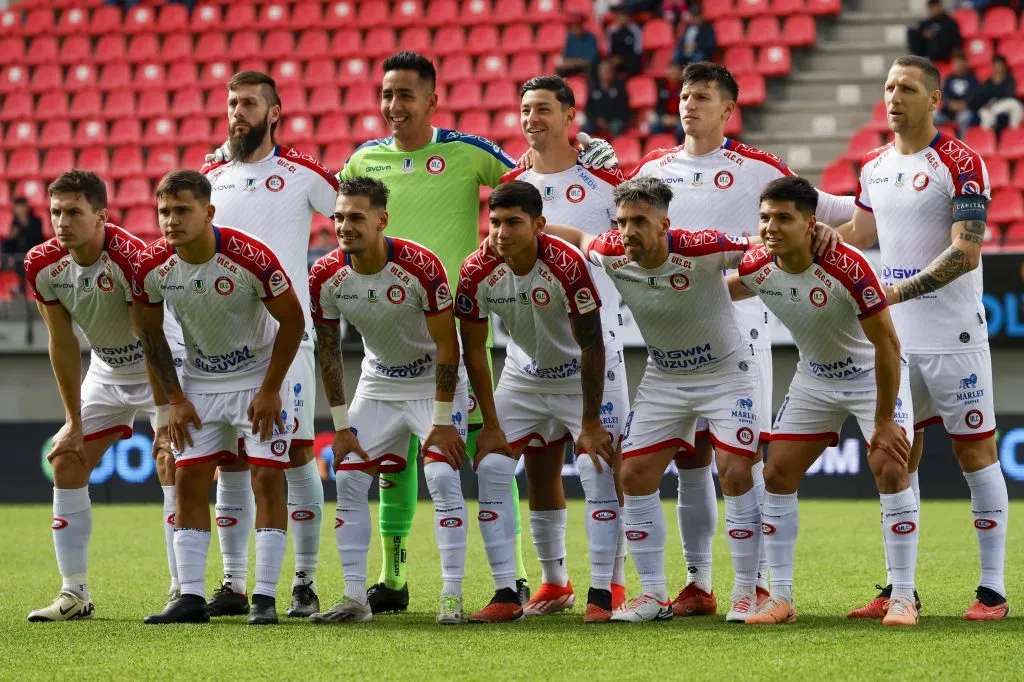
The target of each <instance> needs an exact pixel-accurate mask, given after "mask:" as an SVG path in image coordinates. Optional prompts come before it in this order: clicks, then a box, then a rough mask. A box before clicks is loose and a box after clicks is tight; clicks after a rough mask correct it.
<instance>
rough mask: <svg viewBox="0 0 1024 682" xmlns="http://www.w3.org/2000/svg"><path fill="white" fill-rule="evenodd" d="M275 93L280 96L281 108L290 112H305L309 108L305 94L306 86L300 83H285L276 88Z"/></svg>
mask: <svg viewBox="0 0 1024 682" xmlns="http://www.w3.org/2000/svg"><path fill="white" fill-rule="evenodd" d="M277 93H278V95H279V96H280V98H281V106H282V108H283V109H284V110H285V111H287V112H288V113H290V114H305V113H308V109H309V98H308V97H307V96H306V86H305V85H304V84H301V83H296V84H293V85H286V86H284V87H281V88H278V89H277Z"/></svg>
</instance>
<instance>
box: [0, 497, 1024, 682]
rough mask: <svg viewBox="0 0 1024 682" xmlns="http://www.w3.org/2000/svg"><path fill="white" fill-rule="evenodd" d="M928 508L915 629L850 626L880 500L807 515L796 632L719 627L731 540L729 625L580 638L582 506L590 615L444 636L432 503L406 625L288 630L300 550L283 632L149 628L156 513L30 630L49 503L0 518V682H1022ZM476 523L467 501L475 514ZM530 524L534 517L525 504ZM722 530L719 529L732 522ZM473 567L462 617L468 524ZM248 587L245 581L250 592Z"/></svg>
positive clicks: (163, 583) (864, 590) (106, 516)
mask: <svg viewBox="0 0 1024 682" xmlns="http://www.w3.org/2000/svg"><path fill="white" fill-rule="evenodd" d="M923 506H924V509H923V515H922V516H923V518H922V530H923V535H922V539H921V548H920V555H919V562H918V586H919V588H920V592H921V595H922V598H923V600H924V615H923V617H922V619H921V622H920V624H919V625H918V626H917V627H916V628H914V629H906V630H898V631H893V630H889V629H883V628H882V626H881V625H880V624H879V623H878V622H876V621H870V622H865V621H848V620H847V619H846V618H845V614H846V611H847V610H848V609H849V608H851V607H855V606H859V605H860V604H861V603H863V602H864V601H866V600H867V599H868V598H870V597H873V596H874V589H873V586H874V583H876V582H879V581H881V580H883V579H884V573H883V556H882V546H881V532H880V530H879V527H878V503H877V502H873V501H858V502H845V501H806V502H803V503H801V506H800V542H799V544H798V547H797V566H796V576H795V577H796V585H795V590H796V591H795V593H796V599H797V608H798V613H799V616H798V620H797V622H796V623H795V624H793V625H789V626H776V627H766V628H757V629H755V628H753V627H749V626H743V625H726V624H725V622H724V620H723V619H724V613H725V610H726V608H727V606H728V603H727V602H728V596H729V588H730V585H731V580H732V569H731V566H730V564H729V554H728V548H727V546H726V543H725V540H724V539H723V538H722V537H717V538H716V540H715V562H716V564H715V565H716V572H715V588H716V589H715V592H716V594H717V595H718V597H719V611H720V615H719V616H718V617H715V618H697V619H694V618H688V619H675V620H674V621H670V622H666V623H647V624H642V625H639V626H631V625H625V624H610V625H599V626H595V625H588V626H584V625H583V623H582V622H581V617H582V607H583V602H584V601H585V598H586V591H587V586H588V575H587V551H586V540H585V538H584V533H583V521H582V516H583V514H582V508H581V507H582V505H581V503H579V502H574V503H571V506H570V526H569V557H568V564H569V573H570V576H571V577H572V579H573V583H574V585H575V586H576V590H577V595H578V598H579V602H578V603H577V605H576V607H575V608H574V609H573V610H572V611H570V612H568V613H565V614H561V615H557V616H552V617H548V618H542V619H536V620H534V619H530V620H528V621H521V622H518V623H510V624H506V625H502V626H466V627H461V628H443V627H441V626H438V625H436V624H435V623H434V616H435V613H436V608H437V596H438V592H439V590H440V576H439V564H438V557H437V551H436V549H435V548H434V536H433V532H432V529H431V520H432V516H433V514H432V511H431V508H430V506H429V505H428V504H421V505H420V508H419V511H418V513H417V516H416V526H415V529H414V532H413V537H412V540H411V550H410V562H411V565H410V586H411V594H412V602H411V604H410V607H409V611H408V612H407V613H405V614H403V615H388V616H381V617H378V618H377V619H375V620H374V621H373V622H371V623H366V624H359V625H351V626H329V625H312V624H309V623H306V622H303V621H294V620H291V619H287V618H284V617H283V614H284V609H285V608H286V607H287V604H288V595H289V586H290V584H291V579H290V576H291V570H292V569H291V567H292V556H291V552H290V549H291V546H290V545H291V543H289V554H288V556H287V557H286V558H285V571H284V572H283V575H282V580H281V583H280V586H279V588H278V589H279V597H278V609H279V612H280V613H281V614H282V624H281V625H280V626H278V627H265V628H253V627H248V626H247V625H245V624H244V622H243V620H242V619H241V618H230V619H223V620H220V621H219V622H215V623H213V624H211V625H181V626H147V625H143V624H142V617H143V616H144V615H146V614H148V613H152V612H154V611H157V610H159V609H160V608H161V607H162V605H163V601H164V594H165V590H166V587H167V569H166V564H165V561H164V545H163V535H162V532H161V530H160V527H159V522H160V516H161V511H160V507H159V506H157V505H151V506H130V505H123V506H108V505H100V506H97V507H96V508H95V510H94V531H93V537H92V548H91V552H90V574H91V585H90V588H91V590H92V595H93V600H94V602H95V604H96V618H95V620H93V621H89V622H78V623H52V624H30V623H27V622H26V621H25V616H26V614H27V613H28V611H29V610H31V609H32V608H36V607H39V606H43V605H45V604H47V603H49V601H50V600H51V599H52V598H53V597H54V595H55V594H56V591H57V588H59V586H60V583H59V577H58V575H57V569H56V565H55V562H54V559H53V549H52V545H51V539H50V531H49V520H50V516H51V513H50V509H49V507H48V506H44V505H37V506H18V507H15V506H3V507H0V518H2V519H3V523H2V524H0V547H2V548H3V549H2V551H0V576H2V580H0V678H2V679H11V680H29V679H47V680H53V679H67V678H72V677H76V678H80V679H120V680H129V679H130V680H136V679H159V680H170V679H201V678H206V679H215V678H219V679H237V680H243V679H244V680H248V679H268V680H271V679H272V680H312V679H335V680H339V679H341V680H364V679H366V680H370V679H373V680H398V679H412V680H418V681H422V680H431V679H444V680H505V679H531V680H562V679H574V680H575V679H586V680H590V681H592V682H598V681H602V682H603V681H604V680H628V679H686V680H698V679H727V680H748V679H749V680H754V679H760V680H767V679H809V680H824V679H851V680H866V679H879V680H910V679H921V680H926V679H927V680H938V679H943V680H949V679H958V678H959V679H961V680H974V679H984V680H987V679H1018V680H1019V679H1021V677H1022V676H1024V619H1022V618H1020V617H1014V616H1013V615H1011V617H1010V618H1009V619H1008V620H1005V621H1002V622H997V623H968V622H965V621H963V620H961V619H960V616H961V614H962V612H963V611H964V609H965V608H966V607H967V606H968V605H969V604H970V602H971V600H972V599H973V596H974V595H973V588H974V587H975V581H976V580H977V574H978V566H977V550H976V544H975V535H974V529H973V528H972V526H971V523H970V511H969V504H968V502H967V501H966V500H964V501H955V502H938V501H928V500H926V501H925V504H924V505H923ZM475 508H476V503H475V502H471V503H470V509H471V510H475ZM523 510H524V515H525V514H526V513H527V512H526V505H525V504H524V505H523ZM665 513H666V517H667V520H668V524H669V529H670V535H669V547H668V552H667V569H668V578H669V589H670V590H671V591H674V590H678V589H679V588H680V587H681V586H682V581H683V579H684V574H685V569H684V565H683V559H682V553H681V550H680V544H679V540H678V536H677V535H676V533H675V530H674V528H675V525H676V523H675V512H674V507H673V505H672V504H671V503H668V504H666V505H665ZM1021 513H1024V506H1022V505H1021V504H1020V503H1019V502H1018V503H1016V504H1015V505H1014V509H1013V516H1014V517H1016V518H1015V520H1014V522H1012V523H1011V524H1010V536H1009V539H1008V543H1007V544H1008V546H1009V551H1008V554H1007V557H1006V567H1007V575H1006V579H1007V580H1006V582H1007V588H1008V590H1009V592H1010V600H1011V604H1013V605H1015V606H1017V605H1024V602H1022V601H1020V600H1021V599H1022V596H1021V595H1022V592H1024V551H1022V546H1024V530H1022V526H1021V523H1022V522H1021V521H1019V520H1017V519H1019V518H1020V516H1019V514H1021ZM328 514H330V512H328ZM719 517H720V521H719V528H720V529H721V525H722V520H721V519H722V513H721V511H720V514H719ZM329 518H330V517H329V516H328V519H329ZM373 518H374V519H376V509H374V510H373ZM470 518H471V519H472V514H471V516H470ZM526 525H527V524H526V523H525V522H524V527H525V526H526ZM332 527H333V524H332V523H329V522H328V523H325V524H324V533H323V544H322V546H321V565H320V575H319V580H318V582H319V585H320V595H321V600H322V602H323V604H324V607H325V608H326V607H327V606H329V605H330V603H331V602H332V601H333V600H334V599H335V598H337V597H338V596H339V595H340V593H341V569H340V566H339V562H338V556H337V553H336V551H335V547H334V535H333V532H332ZM719 535H721V532H720V533H719ZM524 547H525V551H526V553H527V559H526V562H527V567H528V570H529V572H530V582H531V585H532V586H533V587H537V586H539V584H540V570H539V566H538V565H537V562H536V559H535V556H534V553H533V548H532V545H531V543H530V541H529V536H528V534H527V535H526V537H525V542H524ZM217 552H218V550H217V543H216V541H214V542H213V543H212V546H211V550H210V559H211V561H210V564H209V573H208V579H207V586H208V588H212V586H214V585H215V582H216V580H217V578H218V575H219V570H220V558H219V555H218V553H217ZM252 565H253V563H252V562H250V568H251V567H252ZM467 566H468V576H467V580H466V583H465V592H466V606H467V609H475V608H479V607H480V606H482V605H483V604H484V603H486V601H487V600H488V599H489V598H490V596H491V593H492V589H493V584H492V582H491V579H490V577H489V574H488V570H487V563H486V561H485V557H484V552H483V547H482V545H481V542H480V536H479V532H478V531H477V528H476V522H475V521H471V523H470V533H469V553H468V557H467ZM379 568H380V548H379V543H378V540H377V538H376V536H374V540H373V546H372V547H371V554H370V575H371V576H374V577H375V576H376V575H377V571H378V570H379ZM627 569H628V574H629V576H630V580H629V583H630V585H629V591H630V593H631V594H635V592H636V588H637V581H636V578H635V573H634V572H633V570H632V568H631V567H629V566H628V565H627ZM251 580H252V577H251V573H250V584H251ZM723 602H725V603H724V604H723ZM1021 608H1024V606H1021Z"/></svg>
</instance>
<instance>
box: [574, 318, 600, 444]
mask: <svg viewBox="0 0 1024 682" xmlns="http://www.w3.org/2000/svg"><path fill="white" fill-rule="evenodd" d="M570 322H571V323H572V335H573V336H574V337H575V338H576V343H578V344H579V345H580V380H581V381H582V382H583V423H584V424H586V423H588V422H589V423H594V422H597V423H598V424H600V423H601V399H602V398H603V397H604V339H603V338H602V337H601V313H600V311H599V310H592V311H591V312H589V313H585V314H583V315H579V316H577V317H574V318H572V319H571V320H570Z"/></svg>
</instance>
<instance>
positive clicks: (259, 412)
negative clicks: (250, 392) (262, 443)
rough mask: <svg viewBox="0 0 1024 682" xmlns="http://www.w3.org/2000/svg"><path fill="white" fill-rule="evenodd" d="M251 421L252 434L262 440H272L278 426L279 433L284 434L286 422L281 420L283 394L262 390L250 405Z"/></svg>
mask: <svg viewBox="0 0 1024 682" xmlns="http://www.w3.org/2000/svg"><path fill="white" fill-rule="evenodd" d="M248 415H249V421H251V422H252V433H253V435H258V436H259V437H260V440H270V437H271V436H273V435H274V427H275V426H276V427H277V429H278V432H279V433H284V428H285V427H284V421H283V420H282V419H281V394H280V393H278V392H277V391H267V390H264V389H260V390H259V391H258V392H257V393H256V395H254V396H253V398H252V402H251V403H249V410H248Z"/></svg>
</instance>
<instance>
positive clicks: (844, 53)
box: [793, 43, 907, 82]
mask: <svg viewBox="0 0 1024 682" xmlns="http://www.w3.org/2000/svg"><path fill="white" fill-rule="evenodd" d="M906 52H907V51H906V48H905V47H894V46H892V45H887V44H885V43H842V44H838V45H820V46H819V47H818V48H817V49H815V50H814V51H812V52H810V53H807V54H798V55H795V56H794V60H793V66H794V70H799V71H803V72H818V73H826V74H830V75H832V76H849V75H865V76H875V77H877V78H878V79H879V81H880V82H884V80H885V75H886V74H887V73H888V72H889V67H890V66H892V62H893V60H895V59H896V58H897V57H900V56H902V55H904V54H906Z"/></svg>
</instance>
